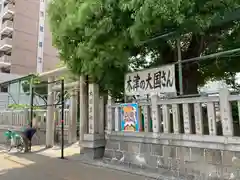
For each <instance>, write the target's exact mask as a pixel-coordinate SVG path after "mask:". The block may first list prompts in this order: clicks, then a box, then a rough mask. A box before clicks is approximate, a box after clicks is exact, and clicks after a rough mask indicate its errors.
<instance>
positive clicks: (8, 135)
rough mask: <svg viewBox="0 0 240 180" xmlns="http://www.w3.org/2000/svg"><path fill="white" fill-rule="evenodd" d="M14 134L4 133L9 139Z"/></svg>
mask: <svg viewBox="0 0 240 180" xmlns="http://www.w3.org/2000/svg"><path fill="white" fill-rule="evenodd" d="M11 135H12V133H11V132H9V131H6V132H4V136H5V137H7V138H11Z"/></svg>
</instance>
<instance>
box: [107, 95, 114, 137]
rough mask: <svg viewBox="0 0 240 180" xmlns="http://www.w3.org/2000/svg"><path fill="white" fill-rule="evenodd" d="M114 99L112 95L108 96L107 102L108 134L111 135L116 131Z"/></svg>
mask: <svg viewBox="0 0 240 180" xmlns="http://www.w3.org/2000/svg"><path fill="white" fill-rule="evenodd" d="M109 94H110V93H109ZM112 105H113V99H112V97H111V96H110V95H108V101H107V133H108V134H110V133H111V132H112V130H113V129H114V121H113V120H114V115H113V108H112Z"/></svg>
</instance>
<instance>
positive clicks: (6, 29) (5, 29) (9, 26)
mask: <svg viewBox="0 0 240 180" xmlns="http://www.w3.org/2000/svg"><path fill="white" fill-rule="evenodd" d="M12 32H13V22H12V21H9V20H7V21H5V22H4V23H3V24H2V29H1V31H0V34H10V33H12Z"/></svg>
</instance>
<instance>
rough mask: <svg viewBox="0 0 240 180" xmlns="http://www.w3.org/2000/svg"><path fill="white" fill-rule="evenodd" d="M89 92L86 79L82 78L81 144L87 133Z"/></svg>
mask: <svg viewBox="0 0 240 180" xmlns="http://www.w3.org/2000/svg"><path fill="white" fill-rule="evenodd" d="M87 113H88V92H87V85H86V82H85V77H84V76H80V128H79V131H80V132H79V135H80V137H79V143H80V146H81V143H82V142H83V140H84V134H85V133H87V123H88V116H87Z"/></svg>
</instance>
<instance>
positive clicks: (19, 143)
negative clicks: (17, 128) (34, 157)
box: [16, 136, 24, 152]
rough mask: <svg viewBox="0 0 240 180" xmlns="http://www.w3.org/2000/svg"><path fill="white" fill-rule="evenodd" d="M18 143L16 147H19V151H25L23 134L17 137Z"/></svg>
mask: <svg viewBox="0 0 240 180" xmlns="http://www.w3.org/2000/svg"><path fill="white" fill-rule="evenodd" d="M16 141H17V145H16V148H17V151H18V152H21V151H23V149H24V141H23V138H22V137H21V136H19V137H17V140H16Z"/></svg>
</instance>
